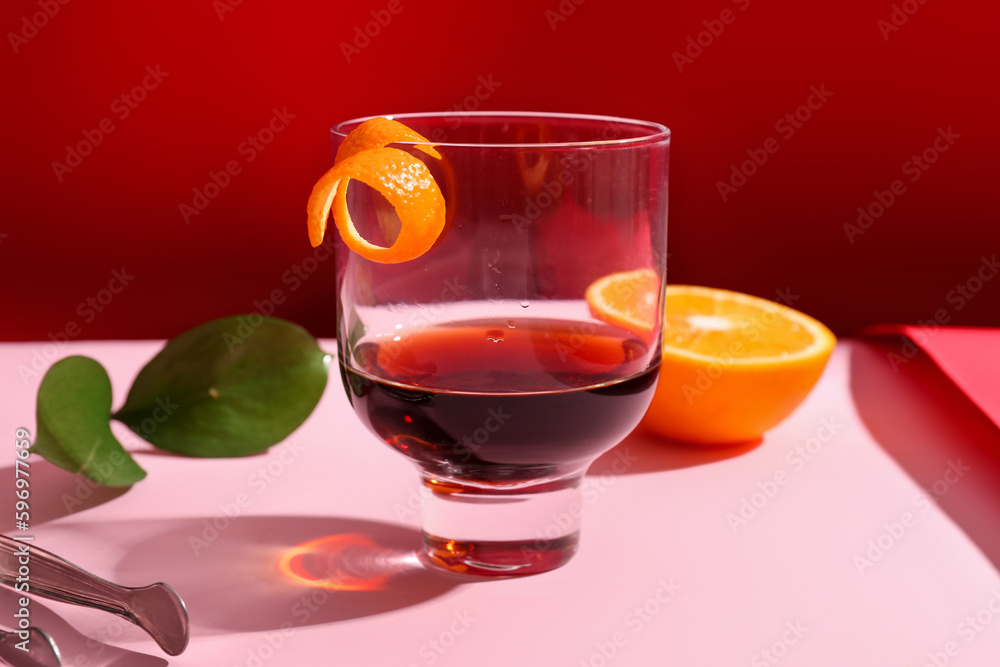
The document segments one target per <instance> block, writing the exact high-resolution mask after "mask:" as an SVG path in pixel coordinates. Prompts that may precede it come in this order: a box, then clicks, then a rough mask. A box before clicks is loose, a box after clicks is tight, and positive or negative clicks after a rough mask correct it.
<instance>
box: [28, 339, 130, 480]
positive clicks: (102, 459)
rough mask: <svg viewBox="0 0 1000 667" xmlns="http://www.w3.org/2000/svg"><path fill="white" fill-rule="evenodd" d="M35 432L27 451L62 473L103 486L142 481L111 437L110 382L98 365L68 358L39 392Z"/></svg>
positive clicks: (50, 372) (44, 380)
mask: <svg viewBox="0 0 1000 667" xmlns="http://www.w3.org/2000/svg"><path fill="white" fill-rule="evenodd" d="M37 416H38V428H37V432H36V435H35V444H34V446H32V448H31V451H32V452H33V453H35V454H38V455H39V456H41V457H42V458H44V459H46V460H48V461H51V462H52V463H54V464H55V465H57V466H59V467H60V468H65V469H66V470H69V471H70V472H73V473H77V474H80V475H83V476H85V477H88V478H89V479H92V480H94V481H95V482H98V483H100V484H105V485H107V486H128V485H129V484H134V483H135V482H138V481H139V480H140V479H142V478H143V477H145V476H146V471H144V470H143V469H142V468H140V467H139V465H138V464H137V463H136V462H135V461H134V460H133V459H132V457H131V456H130V455H129V453H128V452H126V451H125V449H124V448H123V447H122V446H121V443H119V442H118V440H117V439H116V438H115V436H114V435H113V434H112V433H111V426H110V419H111V380H110V379H108V373H107V371H105V370H104V367H103V366H101V364H99V363H98V362H96V361H94V360H93V359H90V358H88V357H67V358H65V359H62V360H60V361H57V362H56V363H55V364H53V365H52V367H51V368H49V370H48V372H47V373H46V374H45V377H44V378H42V384H41V386H40V387H39V388H38V408H37Z"/></svg>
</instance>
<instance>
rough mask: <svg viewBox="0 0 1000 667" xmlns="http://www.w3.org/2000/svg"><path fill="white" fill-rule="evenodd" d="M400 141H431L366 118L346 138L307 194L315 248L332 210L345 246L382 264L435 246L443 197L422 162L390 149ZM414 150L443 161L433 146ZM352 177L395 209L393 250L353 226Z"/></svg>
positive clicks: (442, 216) (442, 221) (387, 122)
mask: <svg viewBox="0 0 1000 667" xmlns="http://www.w3.org/2000/svg"><path fill="white" fill-rule="evenodd" d="M400 141H406V142H417V141H420V142H426V141H427V140H426V139H425V138H424V137H423V136H421V135H420V134H418V133H416V132H414V131H413V130H411V129H410V128H408V127H406V126H405V125H403V124H402V123H398V122H396V121H393V120H389V119H387V118H372V119H370V120H367V121H365V122H364V123H362V124H361V125H359V126H358V127H357V128H355V129H354V130H353V131H351V133H350V134H348V135H347V137H345V138H344V141H343V142H342V143H341V145H340V148H339V149H338V151H337V157H336V159H335V160H334V166H333V168H332V169H330V170H329V171H327V172H326V173H325V174H324V175H323V176H322V178H320V180H319V181H318V182H317V183H316V185H315V186H314V187H313V190H312V194H310V196H309V202H308V204H307V207H306V208H307V213H308V224H309V242H310V243H311V244H312V245H313V247H316V246H318V245H320V244H321V243H322V242H323V237H324V236H325V234H326V226H327V220H328V218H329V215H330V213H331V208H332V213H333V219H334V222H335V224H336V226H337V230H338V231H339V232H340V235H341V237H342V238H343V240H344V244H345V245H346V246H347V247H348V248H350V249H351V250H352V251H354V252H355V253H357V254H359V255H361V256H362V257H364V258H366V259H369V260H372V261H375V262H380V263H383V264H395V263H399V262H407V261H410V260H412V259H416V258H417V257H420V256H421V255H423V254H424V253H426V252H427V251H428V250H430V248H431V247H432V246H433V245H434V244H435V242H436V241H437V239H438V237H440V236H441V233H442V232H443V230H444V228H445V223H446V220H447V215H446V210H445V202H444V197H443V196H442V194H441V190H440V188H439V187H438V184H437V182H436V181H435V180H434V178H433V176H432V175H431V173H430V170H429V169H428V168H427V166H426V165H425V164H424V163H423V162H421V161H420V160H419V159H417V158H415V157H413V156H412V155H410V154H409V153H407V152H405V151H402V150H399V149H397V148H386V146H387V145H388V144H391V143H395V142H400ZM416 148H417V149H419V150H421V151H423V152H425V153H427V154H428V155H430V156H431V157H434V158H437V159H441V157H442V156H441V154H440V153H438V151H437V150H435V149H434V148H433V147H431V146H416ZM446 173H447V172H446ZM352 178H353V179H356V180H358V181H360V182H362V183H364V184H365V185H367V186H369V187H371V188H374V189H375V190H377V191H378V192H379V193H380V194H381V195H382V196H383V197H385V199H386V200H387V201H388V202H389V204H390V205H391V206H392V207H393V208H394V209H395V211H396V215H397V216H398V218H399V221H400V230H399V234H398V236H397V237H396V240H395V241H394V242H393V243H392V244H391V245H390V246H388V247H383V246H379V245H375V244H373V243H371V242H369V241H368V240H366V239H365V238H364V237H362V236H361V234H360V233H359V232H358V230H357V228H356V227H355V225H354V221H353V220H352V218H351V214H350V211H349V210H348V206H347V186H348V183H349V182H350V180H351V179H352Z"/></svg>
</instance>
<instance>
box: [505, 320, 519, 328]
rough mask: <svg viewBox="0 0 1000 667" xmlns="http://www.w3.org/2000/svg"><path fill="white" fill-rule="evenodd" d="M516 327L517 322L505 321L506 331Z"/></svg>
mask: <svg viewBox="0 0 1000 667" xmlns="http://www.w3.org/2000/svg"><path fill="white" fill-rule="evenodd" d="M516 327H517V322H515V321H514V320H507V328H508V329H514V328H516Z"/></svg>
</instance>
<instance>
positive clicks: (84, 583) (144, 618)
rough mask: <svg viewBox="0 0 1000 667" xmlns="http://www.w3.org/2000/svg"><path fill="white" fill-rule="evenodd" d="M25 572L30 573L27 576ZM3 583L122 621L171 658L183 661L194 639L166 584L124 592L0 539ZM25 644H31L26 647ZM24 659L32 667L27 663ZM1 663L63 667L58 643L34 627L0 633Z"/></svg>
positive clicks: (55, 559)
mask: <svg viewBox="0 0 1000 667" xmlns="http://www.w3.org/2000/svg"><path fill="white" fill-rule="evenodd" d="M21 568H27V574H25V570H24V569H21ZM0 583H3V584H7V585H9V586H11V587H13V588H15V590H18V591H20V592H27V593H30V594H33V595H40V596H42V597H46V598H50V599H52V600H59V601H61V602H69V603H70V604H76V605H80V606H82V607H93V608H94V609H101V610H103V611H107V612H111V613H112V614H115V615H117V616H121V617H122V618H124V619H125V620H127V621H129V622H130V623H134V624H135V625H138V626H139V627H140V628H142V629H143V630H145V631H146V632H147V633H149V636H150V637H152V638H153V639H154V640H155V641H156V643H157V644H159V645H160V648H162V649H163V650H164V651H165V652H166V653H167V655H179V654H180V653H181V652H183V651H184V649H185V648H187V644H188V639H189V638H190V626H189V622H188V613H187V608H186V607H185V606H184V601H183V600H181V598H180V596H179V595H177V592H176V591H174V589H173V588H171V587H170V586H168V585H167V584H162V583H157V584H152V585H150V586H143V587H142V588H128V587H126V586H119V585H118V584H114V583H111V582H110V581H107V580H105V579H101V578H100V577H98V576H96V575H94V574H91V573H90V572H87V571H86V570H84V569H82V568H80V567H77V566H76V565H74V564H73V563H70V562H69V561H67V560H65V559H63V558H60V557H59V556H56V555H55V554H53V553H50V552H48V551H46V550H45V549H41V548H39V547H36V546H34V545H33V544H31V542H29V541H26V540H15V539H12V538H10V537H7V536H6V535H0ZM25 583H27V584H28V587H27V590H25V589H24V587H23V584H25ZM21 633H24V634H21ZM25 640H27V644H23V642H24V641H25ZM17 644H22V646H24V647H26V648H27V649H28V651H27V652H25V651H24V650H23V649H22V648H19V647H17ZM25 658H28V659H29V660H30V661H31V662H27V661H25V660H24V659H25ZM0 659H3V660H6V661H8V662H9V663H10V664H14V665H16V664H32V665H43V666H44V667H58V666H59V665H62V661H61V659H60V656H59V649H58V647H57V646H56V644H55V642H54V641H53V640H52V638H51V637H49V636H48V635H47V634H46V633H45V632H43V631H42V630H39V629H38V628H34V627H29V628H26V629H20V628H16V629H15V630H14V631H12V632H3V631H0ZM15 660H17V661H18V662H15Z"/></svg>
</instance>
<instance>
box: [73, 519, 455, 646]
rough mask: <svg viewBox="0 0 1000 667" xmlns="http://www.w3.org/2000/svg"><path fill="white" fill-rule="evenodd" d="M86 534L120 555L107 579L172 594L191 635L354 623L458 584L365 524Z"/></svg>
mask: <svg viewBox="0 0 1000 667" xmlns="http://www.w3.org/2000/svg"><path fill="white" fill-rule="evenodd" d="M63 526H67V524H63ZM86 530H87V532H88V533H90V534H93V535H95V536H97V537H98V538H100V537H101V536H102V535H107V538H108V540H109V541H113V542H117V543H122V544H123V546H124V548H125V554H124V556H123V557H122V559H121V560H120V561H119V563H118V565H117V567H116V569H115V572H114V573H113V574H110V576H111V578H112V579H114V580H115V581H119V582H121V583H127V584H128V585H144V584H150V583H153V582H157V581H162V582H165V583H167V584H170V585H171V586H172V587H173V588H174V589H175V590H177V592H178V593H179V594H180V595H181V597H182V598H183V599H184V601H185V603H186V604H187V608H188V612H189V614H190V616H191V626H192V634H195V635H199V634H200V635H204V634H219V633H228V632H234V631H235V632H256V631H262V630H282V629H285V630H287V629H291V628H294V627H298V626H307V625H318V624H323V623H333V622H337V621H344V620H347V619H352V618H361V617H364V616H371V615H375V614H382V613H386V612H390V611H394V610H397V609H402V608H405V607H411V606H413V605H418V604H420V603H422V602H426V601H428V600H431V599H433V598H436V597H438V596H440V595H442V594H444V593H446V592H448V591H449V590H451V589H452V588H454V587H455V586H457V585H458V584H460V583H468V580H467V579H465V578H463V577H460V576H458V575H453V574H449V573H446V572H438V571H435V570H431V569H427V568H425V567H424V566H423V565H422V564H421V563H420V562H419V561H418V560H417V557H416V550H417V548H418V547H419V546H420V544H421V539H422V538H421V534H420V533H419V532H418V531H416V530H413V529H410V528H405V527H402V526H396V525H390V524H385V523H379V522H374V521H365V520H359V519H348V518H340V517H299V516H291V517H288V516H273V517H270V516H269V517H265V516H237V517H236V518H235V519H230V518H228V517H226V516H225V515H224V514H220V515H217V516H215V517H208V518H205V517H199V518H192V519H172V520H162V519H161V520H151V521H124V522H108V523H104V524H100V525H96V526H95V525H92V524H88V525H87V526H86ZM129 536H132V537H131V538H130V537H129Z"/></svg>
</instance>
